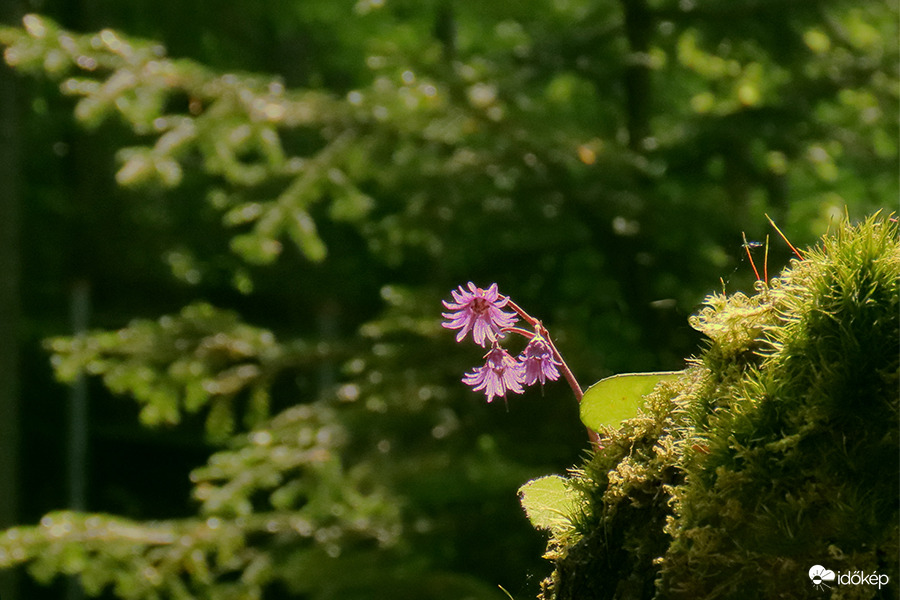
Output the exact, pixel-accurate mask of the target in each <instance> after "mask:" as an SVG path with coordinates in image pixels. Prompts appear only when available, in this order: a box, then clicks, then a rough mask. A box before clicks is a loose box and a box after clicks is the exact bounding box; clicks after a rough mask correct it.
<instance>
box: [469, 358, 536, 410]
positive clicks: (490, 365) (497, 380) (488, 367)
mask: <svg viewBox="0 0 900 600" xmlns="http://www.w3.org/2000/svg"><path fill="white" fill-rule="evenodd" d="M484 358H485V359H486V360H485V363H484V366H483V367H479V368H477V369H475V370H474V371H472V372H471V373H466V375H465V377H463V379H462V380H463V383H465V384H466V385H471V386H472V390H473V391H476V392H477V391H480V390H484V393H485V395H486V396H487V401H488V402H490V401H492V400H493V399H494V396H503V397H504V399H505V398H506V392H508V391H509V392H513V393H515V394H521V393H522V391H523V390H522V379H523V377H524V376H525V374H524V370H523V367H522V363H520V362H519V361H517V360H516V359H514V358H513V357H512V356H510V355H509V352H507V351H506V350H504V349H503V348H500V347H499V346H495V347H494V348H493V349H492V350H491V351H490V352H488V353H487V354H485V355H484Z"/></svg>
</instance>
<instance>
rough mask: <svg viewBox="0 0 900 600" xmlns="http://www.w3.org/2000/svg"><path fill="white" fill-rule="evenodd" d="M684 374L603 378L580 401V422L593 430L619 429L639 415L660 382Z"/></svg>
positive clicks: (660, 372)
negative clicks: (640, 409)
mask: <svg viewBox="0 0 900 600" xmlns="http://www.w3.org/2000/svg"><path fill="white" fill-rule="evenodd" d="M680 374H681V371H659V372H655V373H626V374H623V375H613V376H612V377H607V378H606V379H601V380H600V381H598V382H597V383H595V384H594V385H592V386H591V387H589V388H588V389H587V391H586V392H585V393H584V398H582V400H581V422H582V423H584V424H585V425H587V426H588V427H589V428H591V429H593V430H594V431H599V430H600V429H602V428H603V427H618V426H619V423H621V422H622V421H624V420H625V419H630V418H632V417H634V416H636V415H637V412H638V409H639V408H641V406H643V404H644V396H646V395H647V394H649V393H650V392H652V391H653V388H655V387H656V384H658V383H659V382H661V381H668V380H670V379H675V378H676V377H678V375H680Z"/></svg>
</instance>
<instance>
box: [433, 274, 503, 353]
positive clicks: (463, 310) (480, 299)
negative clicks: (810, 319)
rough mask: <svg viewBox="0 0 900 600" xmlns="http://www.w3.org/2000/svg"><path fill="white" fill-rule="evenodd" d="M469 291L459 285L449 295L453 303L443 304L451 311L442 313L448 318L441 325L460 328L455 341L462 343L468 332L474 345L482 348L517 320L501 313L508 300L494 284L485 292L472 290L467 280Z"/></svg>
mask: <svg viewBox="0 0 900 600" xmlns="http://www.w3.org/2000/svg"><path fill="white" fill-rule="evenodd" d="M469 290H470V291H467V290H464V289H463V287H462V286H459V289H458V290H453V291H451V292H450V294H451V295H452V296H453V300H454V302H447V301H446V300H444V301H443V302H444V306H445V307H446V308H447V310H449V311H450V312H446V313H441V316H443V317H444V318H445V319H447V321H445V322H444V323H442V325H443V326H444V327H446V328H447V329H459V333H457V334H456V341H457V342H461V341H462V340H463V338H464V337H466V334H467V333H469V331H471V332H472V339H474V340H475V343H476V344H478V345H479V346H485V345H487V344H486V342H488V341H490V342H492V343H493V342H495V341H497V338H498V336H499V334H500V332H501V330H502V329H504V328H506V327H512V326H513V325H514V324H515V322H516V320H517V319H518V317H517V316H516V315H515V313H508V312H504V311H502V310H501V309H502V308H503V307H504V306H506V304H507V302H509V298H507V297H506V296H500V294H499V293H498V292H497V284H496V283H492V284H491V286H490V287H489V288H488V289H486V290H484V289H481V288H480V287H475V284H474V283H472V282H471V281H470V282H469Z"/></svg>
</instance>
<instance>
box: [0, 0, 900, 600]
mask: <svg viewBox="0 0 900 600" xmlns="http://www.w3.org/2000/svg"><path fill="white" fill-rule="evenodd" d="M0 5H2V7H3V10H2V15H0V16H2V23H4V24H5V25H6V27H5V28H3V29H2V31H0V42H2V44H3V45H4V47H5V54H4V57H5V59H6V61H7V62H8V63H10V64H11V65H12V66H13V69H10V68H6V67H4V68H3V70H2V74H0V77H2V79H0V121H2V129H0V134H2V135H0V182H2V184H0V272H2V274H3V275H2V279H0V282H2V285H0V340H3V343H2V344H0V489H2V490H3V494H0V520H2V525H4V526H12V525H16V524H22V525H36V524H38V523H41V525H40V526H39V527H37V528H35V529H27V528H25V529H16V530H13V531H14V532H16V533H14V534H13V535H12V536H10V534H9V532H7V534H5V536H4V538H3V542H2V544H0V545H2V549H3V552H4V554H2V555H0V558H2V559H3V560H2V561H0V562H4V561H5V562H4V564H13V563H18V562H22V561H25V562H29V563H30V565H31V569H32V574H33V575H35V576H37V577H38V578H39V579H41V580H42V581H44V582H45V583H47V587H44V586H38V585H37V584H35V583H33V582H32V581H31V580H30V579H29V578H20V580H19V581H17V582H16V581H13V580H10V579H8V578H7V580H6V581H5V582H4V584H3V585H4V586H5V587H4V588H3V590H2V591H0V595H2V597H3V598H4V599H7V598H12V599H14V598H16V597H20V598H26V597H27V598H33V599H39V598H59V597H61V596H62V595H66V596H67V597H70V598H75V597H78V596H79V595H80V594H81V593H82V592H81V591H80V588H79V587H78V586H74V585H72V584H71V582H69V581H67V580H66V579H65V578H55V579H54V576H55V575H57V574H59V573H81V574H82V575H84V577H85V579H84V587H85V589H87V591H94V590H96V591H100V590H105V591H104V592H103V593H104V594H107V596H108V597H113V596H112V595H111V594H113V593H115V594H117V595H118V596H122V597H141V598H142V597H152V593H153V592H154V590H164V591H165V593H166V594H169V596H171V597H178V594H179V593H180V591H179V590H184V592H185V593H188V594H191V595H194V596H196V597H216V594H221V596H220V597H223V598H224V597H230V596H228V594H235V597H239V595H240V594H263V596H264V597H265V598H279V597H292V598H316V599H319V598H332V597H340V598H351V599H352V598H384V597H394V598H406V597H408V598H460V597H471V598H486V599H487V598H504V597H505V595H504V594H503V592H501V591H500V590H499V589H498V586H503V588H505V589H506V590H509V592H510V593H512V594H513V596H515V597H516V598H529V597H534V595H535V593H536V591H537V588H538V582H539V581H540V580H541V579H542V578H543V577H544V576H546V575H547V574H548V573H549V571H550V565H549V564H547V563H546V562H545V561H543V560H542V559H541V553H542V552H543V545H544V539H543V536H542V535H541V534H540V533H538V532H535V531H534V530H533V529H532V528H531V526H530V525H529V523H528V522H527V520H526V518H525V516H524V514H523V513H522V511H521V509H520V508H519V506H518V500H517V497H516V489H517V488H518V486H520V485H521V484H522V483H524V482H525V481H527V480H528V479H530V478H532V477H535V476H538V475H542V474H546V473H554V472H555V473H561V472H564V471H565V469H566V468H568V467H569V466H571V465H573V464H574V463H576V462H577V461H578V459H579V458H580V457H581V456H583V455H584V453H585V452H586V450H587V440H586V436H585V433H584V429H583V427H582V426H581V424H580V422H579V420H578V414H577V408H576V406H575V404H574V402H573V399H572V397H571V393H570V392H569V390H568V389H567V388H566V386H564V385H562V384H552V385H547V386H546V388H545V389H544V390H543V392H540V391H537V390H532V391H530V392H529V393H527V394H526V395H524V396H521V397H518V396H516V397H511V398H510V399H509V410H508V411H506V410H504V408H503V404H502V403H500V402H495V403H493V404H492V405H486V404H485V403H484V402H483V398H482V397H481V396H480V395H478V394H473V393H472V392H471V391H470V390H468V389H467V388H466V387H465V386H464V385H463V384H462V383H461V382H460V378H461V376H462V374H463V372H465V371H468V370H470V369H471V368H472V367H474V366H476V365H477V363H478V362H479V359H480V356H478V355H477V352H476V353H475V354H473V353H472V352H471V351H470V350H471V349H470V348H463V347H458V346H456V345H455V344H454V343H453V335H452V334H451V333H450V332H448V331H446V330H443V329H441V327H440V316H439V313H440V312H441V310H442V307H441V304H440V300H441V299H442V298H449V290H450V289H452V288H455V287H456V286H457V285H460V284H464V283H466V282H467V281H470V280H471V281H474V282H476V283H477V284H479V285H482V286H487V285H488V284H489V283H492V282H497V283H499V285H500V290H501V291H502V292H503V293H504V294H509V295H511V296H513V297H514V298H515V300H516V301H517V302H518V303H519V304H520V305H521V306H523V307H524V308H525V309H526V310H528V311H529V312H530V313H531V314H533V315H536V316H538V317H539V318H541V319H543V321H544V323H545V324H546V325H547V326H548V327H549V328H550V330H551V332H552V333H553V335H554V337H555V340H556V344H557V346H558V347H559V348H560V350H561V351H562V352H563V354H564V355H565V356H566V358H567V360H568V361H569V364H570V366H571V367H572V369H573V371H574V372H575V374H576V376H577V377H578V378H579V380H580V381H581V384H582V385H583V386H586V385H589V384H591V383H593V382H594V381H596V380H598V379H600V378H602V377H604V376H607V375H610V374H613V373H619V372H633V371H658V370H667V369H679V368H681V367H682V365H683V361H684V358H685V357H687V356H690V355H691V354H694V353H695V352H696V351H697V348H698V343H699V338H698V335H697V334H696V333H695V332H693V331H692V330H691V329H690V328H689V326H688V324H687V317H688V316H689V315H690V314H691V313H692V312H693V311H694V310H695V309H696V308H697V307H698V306H699V304H700V302H701V301H702V299H703V297H704V296H705V295H706V294H708V293H710V292H713V291H721V290H722V289H723V288H724V289H725V290H726V291H728V292H733V291H737V290H749V289H751V288H752V285H753V282H754V281H755V279H756V277H757V276H756V275H755V274H754V271H753V268H752V267H751V265H750V264H749V263H748V262H747V261H746V254H745V248H744V247H742V242H743V238H742V234H744V233H745V234H746V236H747V238H748V239H749V240H750V242H751V245H752V246H753V248H752V251H753V252H754V253H755V254H756V256H757V265H758V266H760V270H761V271H762V265H763V263H767V265H768V271H769V273H770V274H774V272H775V271H777V270H778V269H779V268H780V267H781V266H783V265H785V264H786V262H787V261H788V260H789V258H790V250H789V248H787V247H786V245H785V244H784V243H783V242H782V241H781V239H780V238H778V237H777V236H774V234H773V231H772V229H771V228H770V227H769V224H768V222H767V219H766V215H769V216H771V217H772V218H773V219H774V220H775V222H776V223H778V225H779V227H780V228H781V229H782V231H784V232H786V233H787V235H788V236H789V238H790V239H791V241H792V242H793V243H794V245H796V246H802V245H804V244H807V243H810V242H812V241H814V240H815V238H816V237H818V236H819V235H821V234H822V233H824V232H825V231H826V230H827V228H828V227H829V225H830V224H832V223H834V222H835V221H836V220H838V219H840V218H842V217H843V216H844V215H845V213H846V214H849V215H850V217H851V218H861V217H863V216H864V215H867V214H871V213H873V212H875V211H877V210H879V209H884V208H887V209H888V210H893V209H894V208H895V205H896V200H897V198H898V179H897V165H898V149H897V144H898V131H897V114H898V81H897V74H898V65H900V62H898V47H897V45H898V31H897V29H898V8H897V3H896V2H868V3H858V2H851V1H838V0H823V1H820V2H807V1H798V2H791V1H788V2H786V1H783V0H782V1H778V2H769V1H766V0H762V1H759V0H738V1H733V0H729V1H712V0H709V1H702V0H697V1H695V0H680V1H678V2H675V1H669V0H630V1H621V2H619V1H611V0H594V1H586V0H585V1H580V0H553V1H550V0H547V1H537V0H522V1H521V2H517V3H497V4H491V3H483V2H481V3H475V2H463V1H456V2H453V1H451V0H431V1H410V0H358V1H355V0H354V1H344V0H340V1H335V0H327V1H326V0H308V1H302V2H300V1H296V2H289V1H286V0H284V1H277V0H272V1H268V2H258V3H257V2H233V1H216V2H212V1H203V0H196V1H192V2H186V1H183V0H180V1H174V0H154V1H153V2H150V1H145V0H129V1H127V2H123V1H121V0H116V1H112V0H55V1H54V0H34V1H30V2H17V1H12V0H5V1H4V2H2V3H0ZM31 13H38V14H40V15H44V16H37V15H36V14H31ZM25 14H31V16H28V17H26V18H25V20H24V21H23V20H22V17H23V16H24V15H25ZM82 34H84V35H83V36H82ZM23 75H29V76H23ZM73 114H74V116H73ZM767 237H768V249H767V250H768V251H767V258H763V253H764V251H765V250H766V248H765V244H766V239H767ZM757 244H759V246H757ZM760 275H761V276H764V273H762V272H761V273H760ZM87 328H89V329H90V330H92V331H94V333H92V334H90V335H87V334H80V335H77V336H75V337H69V338H66V337H65V336H72V335H73V334H74V333H77V332H82V331H83V330H85V329H87ZM103 331H108V332H113V333H110V334H105V333H103ZM47 340H51V341H47ZM51 355H52V361H51ZM54 371H55V372H54ZM60 380H62V382H60ZM129 398H132V399H134V400H136V402H135V401H130V400H129ZM286 457H287V458H286ZM204 465H206V466H204ZM64 508H73V509H77V510H80V511H86V512H87V513H98V514H102V515H116V517H108V516H103V517H102V518H94V520H91V519H90V517H87V516H79V515H78V514H71V513H54V514H53V515H50V516H47V514H48V513H52V511H58V510H60V509H64ZM54 526H56V527H55V528H54ZM126 526H127V527H130V528H131V529H127V535H126V534H125V533H123V531H125V529H126ZM175 534H177V535H179V536H182V538H181V539H188V542H189V543H187V544H186V547H187V548H189V550H190V551H189V552H187V551H185V552H182V553H181V554H178V555H176V554H173V553H172V552H169V551H168V550H166V548H167V547H168V546H167V545H166V544H164V543H163V544H159V543H157V542H154V540H158V538H155V537H154V536H155V535H157V536H164V535H175ZM129 536H130V537H129ZM167 539H168V538H167ZM223 548H224V549H223ZM16 549H18V552H19V554H15V553H14V551H15V550H16ZM161 549H162V550H161ZM148 569H149V570H148ZM347 573H352V574H353V577H349V578H348V577H341V576H340V575H345V574H347ZM160 574H162V575H160ZM167 586H168V587H167ZM16 590H18V594H19V595H18V596H16V595H15V594H16ZM129 594H130V596H129ZM386 594H390V595H386ZM167 597H168V596H167ZM245 597H247V596H245ZM249 597H252V596H249Z"/></svg>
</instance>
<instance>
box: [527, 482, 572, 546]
mask: <svg viewBox="0 0 900 600" xmlns="http://www.w3.org/2000/svg"><path fill="white" fill-rule="evenodd" d="M519 500H520V502H521V503H522V508H524V509H525V514H526V515H527V516H528V520H529V521H531V524H532V525H533V526H534V527H535V528H536V529H548V530H550V531H551V532H553V533H554V534H557V535H558V534H560V533H564V532H565V531H567V530H568V529H570V528H571V519H570V516H572V515H573V514H574V513H575V512H576V511H577V510H578V508H579V506H580V505H581V496H580V494H579V493H578V491H577V490H574V489H572V488H570V487H569V485H568V482H567V480H566V479H565V478H564V477H560V476H559V475H547V476H546V477H538V478H537V479H532V480H531V481H529V482H528V483H526V484H525V485H523V486H522V487H520V488H519Z"/></svg>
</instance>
